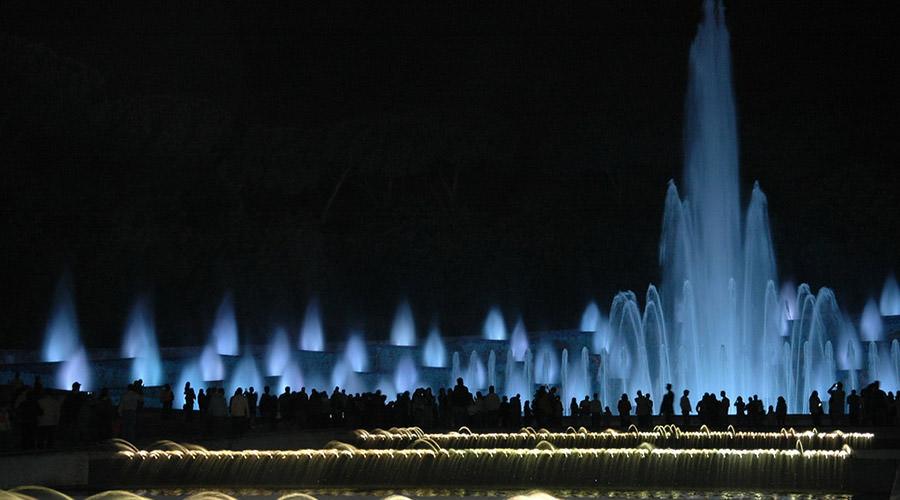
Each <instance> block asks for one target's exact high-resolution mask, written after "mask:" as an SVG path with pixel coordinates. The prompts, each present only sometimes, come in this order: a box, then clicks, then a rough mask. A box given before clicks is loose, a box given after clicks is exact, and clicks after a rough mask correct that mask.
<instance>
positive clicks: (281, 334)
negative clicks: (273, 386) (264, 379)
mask: <svg viewBox="0 0 900 500" xmlns="http://www.w3.org/2000/svg"><path fill="white" fill-rule="evenodd" d="M291 351H292V349H291V339H290V338H289V337H288V332H287V330H286V329H284V328H282V327H278V328H276V329H275V333H274V334H272V340H270V341H269V345H268V347H267V348H266V375H268V376H270V377H274V376H278V375H281V374H282V373H284V369H285V368H286V367H287V365H288V363H289V362H290V361H291Z"/></svg>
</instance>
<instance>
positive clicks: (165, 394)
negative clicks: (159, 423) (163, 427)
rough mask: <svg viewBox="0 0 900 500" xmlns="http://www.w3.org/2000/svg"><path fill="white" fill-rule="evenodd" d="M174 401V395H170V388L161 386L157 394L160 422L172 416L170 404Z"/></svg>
mask: <svg viewBox="0 0 900 500" xmlns="http://www.w3.org/2000/svg"><path fill="white" fill-rule="evenodd" d="M174 401H175V394H173V393H172V387H171V386H170V385H169V384H166V385H164V386H163V388H162V390H161V391H160V392H159V404H160V406H162V411H161V412H160V414H159V416H160V418H161V419H162V420H168V419H169V418H171V416H172V403H173V402H174Z"/></svg>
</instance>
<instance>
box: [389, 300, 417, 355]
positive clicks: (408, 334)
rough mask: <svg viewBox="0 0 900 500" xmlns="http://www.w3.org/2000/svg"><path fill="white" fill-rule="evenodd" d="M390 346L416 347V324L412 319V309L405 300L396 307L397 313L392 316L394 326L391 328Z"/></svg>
mask: <svg viewBox="0 0 900 500" xmlns="http://www.w3.org/2000/svg"><path fill="white" fill-rule="evenodd" d="M391 344H392V345H399V346H414V345H416V322H415V320H414V319H413V313H412V307H410V305H409V302H407V301H405V300H404V301H402V302H400V304H399V305H397V312H396V313H395V314H394V324H393V326H391Z"/></svg>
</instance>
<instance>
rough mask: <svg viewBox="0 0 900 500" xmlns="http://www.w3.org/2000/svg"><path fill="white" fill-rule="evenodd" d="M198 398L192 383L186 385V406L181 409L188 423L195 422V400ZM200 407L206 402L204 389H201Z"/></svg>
mask: <svg viewBox="0 0 900 500" xmlns="http://www.w3.org/2000/svg"><path fill="white" fill-rule="evenodd" d="M196 398H197V396H196V395H195V394H194V388H193V387H191V383H190V382H185V383H184V405H183V406H182V407H181V411H182V412H183V413H184V419H185V420H186V421H188V422H191V421H193V420H194V400H195V399H196ZM200 398H201V399H200V406H201V407H202V406H203V404H204V403H205V402H206V401H205V400H206V397H205V396H204V394H203V389H200Z"/></svg>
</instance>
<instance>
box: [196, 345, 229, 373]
mask: <svg viewBox="0 0 900 500" xmlns="http://www.w3.org/2000/svg"><path fill="white" fill-rule="evenodd" d="M198 364H199V365H200V374H201V376H202V377H203V381H204V382H213V381H219V380H225V365H224V364H223V363H222V356H220V355H219V353H218V352H217V351H216V348H215V346H213V345H212V344H207V345H206V346H205V347H204V348H203V351H202V352H201V353H200V360H199V362H198Z"/></svg>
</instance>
